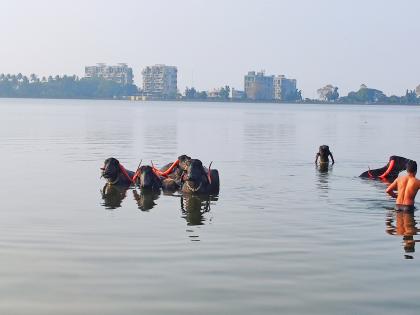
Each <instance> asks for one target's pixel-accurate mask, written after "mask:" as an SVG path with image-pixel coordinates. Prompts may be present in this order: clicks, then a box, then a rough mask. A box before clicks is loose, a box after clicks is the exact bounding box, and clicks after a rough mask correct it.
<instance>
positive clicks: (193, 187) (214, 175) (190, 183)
mask: <svg viewBox="0 0 420 315" xmlns="http://www.w3.org/2000/svg"><path fill="white" fill-rule="evenodd" d="M186 164H187V168H186V170H185V171H184V172H183V174H182V176H181V187H180V189H181V191H182V192H185V193H194V194H218V193H219V188H220V182H219V172H218V171H217V170H210V169H206V168H205V167H204V166H203V163H202V162H201V161H200V160H198V159H191V160H189V161H188V162H187V163H186Z"/></svg>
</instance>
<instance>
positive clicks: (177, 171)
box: [101, 155, 220, 194]
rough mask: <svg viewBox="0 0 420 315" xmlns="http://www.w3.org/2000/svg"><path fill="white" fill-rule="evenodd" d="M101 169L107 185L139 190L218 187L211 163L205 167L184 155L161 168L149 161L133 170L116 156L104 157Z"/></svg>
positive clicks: (194, 190)
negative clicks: (150, 163)
mask: <svg viewBox="0 0 420 315" xmlns="http://www.w3.org/2000/svg"><path fill="white" fill-rule="evenodd" d="M140 164H141V163H140ZM101 171H102V177H104V178H105V179H106V180H107V181H108V184H111V185H117V186H126V187H129V186H131V185H134V186H137V187H139V188H140V189H141V190H142V191H143V190H146V191H160V189H163V191H165V192H175V191H181V192H183V193H195V194H218V193H219V188H220V181H219V172H218V171H217V170H216V169H211V163H210V166H209V167H208V168H206V167H204V166H203V163H202V162H201V161H200V160H198V159H192V158H191V157H189V156H187V155H181V156H180V157H178V159H177V160H176V161H175V162H172V163H169V164H167V165H165V166H164V167H162V168H161V169H158V168H156V167H155V166H154V165H153V164H152V165H139V166H138V168H137V170H136V171H130V170H127V169H125V168H124V166H122V164H121V163H120V162H119V161H118V160H117V159H115V158H109V159H106V160H105V162H104V166H103V167H102V168H101Z"/></svg>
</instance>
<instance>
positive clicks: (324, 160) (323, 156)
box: [315, 145, 335, 164]
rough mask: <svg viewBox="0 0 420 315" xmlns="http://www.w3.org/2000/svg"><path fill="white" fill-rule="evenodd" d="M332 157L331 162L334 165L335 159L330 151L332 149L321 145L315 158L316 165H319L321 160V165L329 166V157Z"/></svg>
mask: <svg viewBox="0 0 420 315" xmlns="http://www.w3.org/2000/svg"><path fill="white" fill-rule="evenodd" d="M330 156H331V161H332V164H334V163H335V161H334V157H333V155H332V153H331V151H330V147H329V146H327V145H321V146H320V147H319V151H318V153H317V154H316V156H315V164H318V159H319V164H328V163H329V162H330V160H329V157H330Z"/></svg>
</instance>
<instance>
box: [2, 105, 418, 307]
mask: <svg viewBox="0 0 420 315" xmlns="http://www.w3.org/2000/svg"><path fill="white" fill-rule="evenodd" d="M0 131H1V132H0V148H1V155H0V163H1V165H2V166H1V169H2V186H3V189H1V190H0V200H1V203H2V206H1V211H0V235H1V237H0V258H1V259H0V267H1V268H0V273H1V274H0V277H1V278H0V279H1V281H0V313H1V314H31V315H35V314H43V315H44V314H61V315H63V314H80V315H85V314H101V315H106V314H113V315H114V314H171V315H172V314H182V315H189V314H191V315H192V314H194V315H197V314H229V315H232V314H238V315H239V314H241V315H243V314H397V313H399V314H418V313H419V311H420V309H419V308H420V299H419V297H420V296H419V295H420V294H419V289H418V287H419V280H420V272H419V269H420V268H419V266H420V264H419V263H420V255H419V254H418V251H420V249H418V250H417V248H416V247H417V246H420V245H416V243H415V242H413V241H411V240H409V239H407V237H406V239H404V233H406V232H407V230H408V231H409V234H411V235H412V234H413V233H415V229H417V228H420V224H416V221H417V220H419V218H418V213H417V212H416V213H415V214H414V217H413V216H409V215H408V216H407V215H402V214H397V213H395V212H393V211H392V210H390V209H392V207H393V200H391V199H390V198H388V197H387V196H386V195H385V193H384V190H385V188H386V184H384V183H381V182H376V181H370V180H362V179H360V178H358V177H357V176H358V175H359V174H360V173H362V172H363V171H365V170H366V169H367V168H368V167H369V166H370V167H371V168H376V167H381V166H383V165H385V164H386V163H387V161H388V157H389V156H390V155H394V154H395V155H402V156H405V157H408V158H412V159H416V160H417V161H420V145H419V144H420V107H413V106H343V105H340V106H338V105H285V104H228V103H220V104H219V103H180V102H176V103H171V102H148V103H141V102H125V101H79V100H77V101H76V100H75V101H73V100H9V99H2V100H0ZM321 144H329V145H330V148H331V150H332V152H333V154H334V157H335V159H336V164H335V165H334V166H333V167H332V168H330V170H329V171H328V172H327V173H322V172H320V171H318V170H317V169H316V168H315V165H314V157H315V153H316V152H317V148H318V146H319V145H321ZM181 154H188V155H190V156H193V157H196V158H200V159H201V160H202V161H203V163H204V164H205V165H208V163H210V161H213V166H212V167H213V168H217V169H218V170H219V173H220V178H221V190H220V194H219V196H218V197H217V198H212V199H211V200H206V199H203V200H198V199H194V198H181V197H180V196H178V195H176V196H169V195H160V196H155V197H154V198H155V199H153V198H152V199H150V198H149V199H148V200H144V199H142V198H141V196H139V195H138V192H136V191H134V190H132V189H131V190H128V191H127V192H125V193H124V192H120V193H119V192H117V193H116V194H114V195H113V197H112V198H106V199H105V200H104V199H103V198H102V195H101V189H102V187H103V186H104V181H103V179H100V178H99V176H100V171H99V168H100V167H101V166H102V164H103V161H104V160H105V159H106V158H108V157H111V156H114V157H116V158H118V159H119V160H120V161H121V162H122V164H123V165H124V166H125V167H126V168H128V169H135V168H136V166H137V164H138V163H139V161H140V159H143V161H144V162H143V163H149V161H150V160H153V162H154V163H155V164H156V165H158V166H161V165H163V164H165V163H168V162H171V161H173V160H175V159H176V157H177V156H178V155H181ZM136 193H137V194H136ZM118 196H122V197H124V196H125V198H123V199H121V198H119V197H118ZM417 200H418V198H417ZM419 213H420V212H419ZM410 231H411V232H410ZM417 239H420V236H419V237H417V236H414V240H417Z"/></svg>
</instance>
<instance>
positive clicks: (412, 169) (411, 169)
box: [406, 160, 417, 173]
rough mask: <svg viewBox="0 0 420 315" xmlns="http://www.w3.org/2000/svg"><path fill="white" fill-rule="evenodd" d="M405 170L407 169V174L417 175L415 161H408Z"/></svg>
mask: <svg viewBox="0 0 420 315" xmlns="http://www.w3.org/2000/svg"><path fill="white" fill-rule="evenodd" d="M406 169H407V172H409V173H417V163H416V161H413V160H410V161H408V162H407V166H406Z"/></svg>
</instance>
